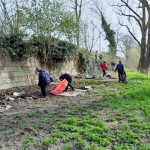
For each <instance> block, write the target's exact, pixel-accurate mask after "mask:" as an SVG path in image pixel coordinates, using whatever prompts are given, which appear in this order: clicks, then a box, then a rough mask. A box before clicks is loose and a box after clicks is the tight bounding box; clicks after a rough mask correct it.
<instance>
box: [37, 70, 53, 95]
mask: <svg viewBox="0 0 150 150" xmlns="http://www.w3.org/2000/svg"><path fill="white" fill-rule="evenodd" d="M36 72H38V73H39V83H38V86H40V87H41V93H42V96H44V97H46V96H47V86H48V85H49V84H50V83H51V82H53V81H54V80H53V78H51V77H50V76H49V73H48V72H47V71H46V70H45V69H38V68H36Z"/></svg>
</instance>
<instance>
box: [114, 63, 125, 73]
mask: <svg viewBox="0 0 150 150" xmlns="http://www.w3.org/2000/svg"><path fill="white" fill-rule="evenodd" d="M116 70H118V72H119V73H122V71H124V66H123V64H122V63H119V64H118V65H117V67H116V69H115V71H116Z"/></svg>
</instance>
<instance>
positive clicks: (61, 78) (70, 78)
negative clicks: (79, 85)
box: [59, 73, 75, 91]
mask: <svg viewBox="0 0 150 150" xmlns="http://www.w3.org/2000/svg"><path fill="white" fill-rule="evenodd" d="M64 79H66V80H67V81H68V85H67V87H66V89H65V91H67V90H68V86H70V87H71V89H72V91H74V90H75V89H74V87H73V86H72V85H71V82H72V76H71V75H70V74H67V73H65V74H62V75H61V76H60V77H59V80H61V81H62V80H64Z"/></svg>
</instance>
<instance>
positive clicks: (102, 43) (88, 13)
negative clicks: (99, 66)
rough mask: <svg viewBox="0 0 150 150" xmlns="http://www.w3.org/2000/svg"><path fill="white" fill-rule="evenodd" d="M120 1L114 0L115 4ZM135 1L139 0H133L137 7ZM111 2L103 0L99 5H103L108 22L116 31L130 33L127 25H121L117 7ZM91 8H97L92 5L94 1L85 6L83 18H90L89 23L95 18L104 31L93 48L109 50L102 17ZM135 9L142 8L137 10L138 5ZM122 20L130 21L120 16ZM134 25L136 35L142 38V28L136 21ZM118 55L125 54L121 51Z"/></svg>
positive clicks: (102, 50)
mask: <svg viewBox="0 0 150 150" xmlns="http://www.w3.org/2000/svg"><path fill="white" fill-rule="evenodd" d="M118 1H119V0H113V4H117V3H118ZM99 2H100V1H99ZM134 2H137V0H132V3H133V7H135V4H136V3H134ZM110 3H112V0H107V1H105V0H102V4H100V3H99V5H103V6H100V7H102V10H103V12H104V15H105V17H106V20H107V22H108V23H110V24H111V29H113V30H114V31H115V32H116V33H117V32H120V33H121V34H128V31H127V29H126V28H125V27H121V26H120V25H119V22H118V15H117V14H116V13H115V12H116V11H117V9H116V8H115V7H112V6H110V5H109V4H110ZM136 6H137V5H136ZM91 8H95V7H94V5H92V3H90V5H87V6H86V7H84V10H83V16H82V18H83V20H86V21H87V20H88V22H89V24H90V21H91V20H93V21H94V24H95V25H96V26H97V27H98V29H99V30H100V31H102V34H101V36H100V38H99V40H98V41H97V43H96V45H95V47H94V49H93V50H94V51H96V50H98V51H99V52H108V51H109V49H108V42H107V40H105V36H104V35H105V33H104V32H103V29H102V28H101V21H100V18H99V17H98V16H96V15H95V14H94V12H93V11H92V10H91ZM135 10H136V11H140V10H137V8H136V7H135ZM120 20H121V21H124V22H128V20H127V19H126V18H121V17H120ZM132 25H133V29H132V30H134V33H135V36H136V37H137V38H138V39H139V40H140V38H141V32H140V29H139V28H138V26H137V25H136V23H135V22H134V23H133V24H132ZM90 30H91V29H90ZM89 33H90V34H91V35H92V30H91V31H89ZM95 35H97V36H96V37H95V38H97V37H98V35H99V32H98V30H97V31H95ZM117 55H119V56H121V57H123V54H122V53H120V52H117Z"/></svg>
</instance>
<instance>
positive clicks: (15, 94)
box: [13, 92, 21, 97]
mask: <svg viewBox="0 0 150 150" xmlns="http://www.w3.org/2000/svg"><path fill="white" fill-rule="evenodd" d="M20 94H21V93H17V92H14V93H13V96H15V97H18V96H20Z"/></svg>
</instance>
